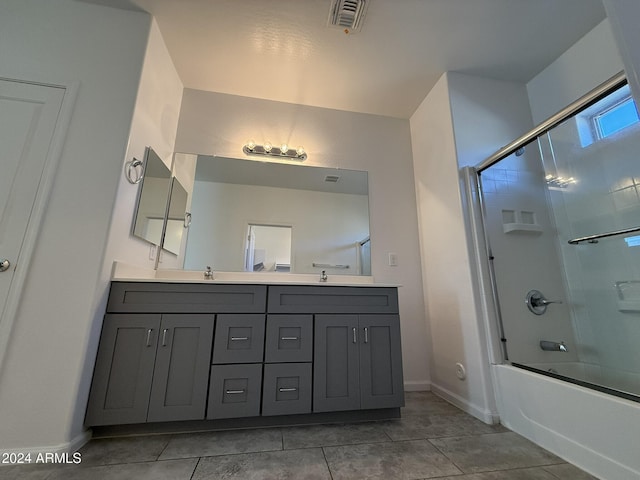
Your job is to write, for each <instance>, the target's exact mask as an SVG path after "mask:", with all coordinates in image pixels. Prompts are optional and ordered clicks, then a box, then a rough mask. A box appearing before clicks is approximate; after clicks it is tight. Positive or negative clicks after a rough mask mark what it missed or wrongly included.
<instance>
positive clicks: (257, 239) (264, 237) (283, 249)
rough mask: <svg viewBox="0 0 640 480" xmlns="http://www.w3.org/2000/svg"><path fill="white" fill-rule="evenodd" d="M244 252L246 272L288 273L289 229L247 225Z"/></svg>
mask: <svg viewBox="0 0 640 480" xmlns="http://www.w3.org/2000/svg"><path fill="white" fill-rule="evenodd" d="M245 252H246V253H245V255H246V260H245V267H244V269H245V270H246V271H247V272H262V271H265V270H266V271H272V272H273V271H275V272H290V271H291V227H289V226H281V225H277V226H276V225H249V233H248V235H247V249H246V251H245Z"/></svg>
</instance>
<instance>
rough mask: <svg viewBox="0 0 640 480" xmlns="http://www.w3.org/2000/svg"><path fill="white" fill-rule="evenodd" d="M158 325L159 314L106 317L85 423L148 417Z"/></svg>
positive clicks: (134, 420) (131, 421) (112, 315)
mask: <svg viewBox="0 0 640 480" xmlns="http://www.w3.org/2000/svg"><path fill="white" fill-rule="evenodd" d="M159 328H160V315H158V314H153V315H144V314H108V315H106V316H105V318H104V324H103V327H102V336H101V337H100V346H99V347H98V356H97V358H96V366H95V369H94V373H93V383H92V385H91V394H90V396H89V403H88V405H87V416H86V419H85V424H86V425H88V426H94V425H117V424H125V423H142V422H145V421H146V420H147V409H148V406H149V394H150V392H151V381H152V378H153V366H154V362H155V357H156V344H157V340H158V329H159Z"/></svg>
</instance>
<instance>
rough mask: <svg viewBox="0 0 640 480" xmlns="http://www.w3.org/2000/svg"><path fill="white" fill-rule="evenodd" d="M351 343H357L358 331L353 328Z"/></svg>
mask: <svg viewBox="0 0 640 480" xmlns="http://www.w3.org/2000/svg"><path fill="white" fill-rule="evenodd" d="M353 343H358V329H357V328H356V327H353Z"/></svg>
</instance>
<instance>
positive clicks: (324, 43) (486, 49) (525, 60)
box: [84, 0, 605, 118]
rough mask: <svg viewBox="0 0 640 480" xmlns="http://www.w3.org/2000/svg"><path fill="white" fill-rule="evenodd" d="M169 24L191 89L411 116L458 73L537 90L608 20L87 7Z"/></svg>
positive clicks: (244, 7) (548, 8) (408, 9)
mask: <svg viewBox="0 0 640 480" xmlns="http://www.w3.org/2000/svg"><path fill="white" fill-rule="evenodd" d="M84 1H86V2H89V3H98V4H103V5H109V6H115V7H118V8H129V9H142V10H145V11H148V12H149V13H151V14H152V15H153V16H154V17H155V18H156V21H157V22H158V25H159V27H160V31H161V32H162V35H163V38H164V40H165V42H166V44H167V47H168V49H169V52H170V54H171V57H172V59H173V62H174V64H175V66H176V69H177V71H178V74H179V75H180V78H181V79H182V82H183V84H184V86H185V87H186V88H193V89H199V90H208V91H214V92H221V93H227V94H233V95H242V96H247V97H254V98H261V99H267V100H275V101H280V102H288V103H296V104H302V105H310V106H317V107H325V108H332V109H338V110H347V111H353V112H362V113H369V114H377V115H386V116H391V117H399V118H409V117H410V116H411V115H412V114H413V112H414V111H415V110H416V108H417V107H418V105H420V103H421V102H422V100H423V99H424V98H425V96H426V95H427V93H428V92H429V90H430V89H431V88H432V87H433V85H434V84H435V82H436V81H437V80H438V78H439V77H440V76H441V75H442V73H443V72H446V71H457V72H462V73H467V74H470V75H479V76H484V77H488V78H494V79H501V80H508V81H516V82H523V83H525V82H527V81H529V80H530V79H531V78H533V77H534V76H535V75H536V74H537V73H539V72H540V71H541V70H542V69H544V68H545V67H546V66H547V65H549V64H550V63H551V62H552V61H553V60H555V59H556V58H557V57H558V56H560V55H561V54H562V53H563V52H564V51H565V50H567V48H569V47H570V46H571V45H573V44H574V43H575V42H576V41H577V40H578V39H579V38H580V37H582V36H583V35H584V34H585V33H587V32H588V31H589V30H591V29H592V28H593V27H594V26H595V25H597V24H598V23H599V22H600V21H601V20H603V19H604V18H605V11H604V8H603V6H602V2H601V0H369V6H368V8H367V13H366V16H365V18H364V22H363V27H362V30H361V31H360V32H357V33H351V34H345V33H344V32H343V31H342V30H341V29H338V28H335V27H328V26H327V19H328V16H329V9H330V3H331V0H242V1H239V0H180V1H176V0H84Z"/></svg>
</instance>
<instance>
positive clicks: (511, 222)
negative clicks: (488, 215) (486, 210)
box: [502, 210, 542, 235]
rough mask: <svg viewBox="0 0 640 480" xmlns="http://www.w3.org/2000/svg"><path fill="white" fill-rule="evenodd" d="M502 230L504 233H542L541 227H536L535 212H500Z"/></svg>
mask: <svg viewBox="0 0 640 480" xmlns="http://www.w3.org/2000/svg"><path fill="white" fill-rule="evenodd" d="M502 230H503V231H504V233H527V234H534V235H539V234H541V233H542V226H541V225H538V222H537V221H536V214H535V212H531V211H527V210H502Z"/></svg>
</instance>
